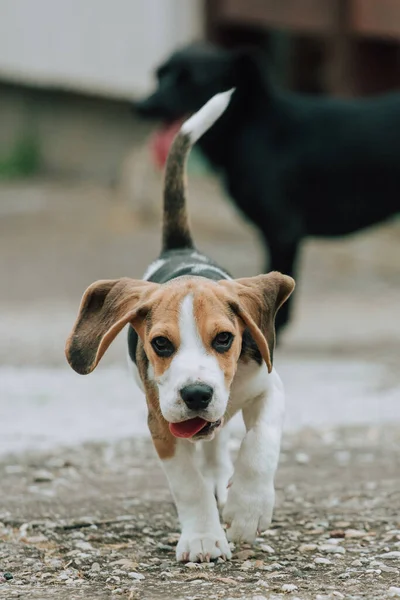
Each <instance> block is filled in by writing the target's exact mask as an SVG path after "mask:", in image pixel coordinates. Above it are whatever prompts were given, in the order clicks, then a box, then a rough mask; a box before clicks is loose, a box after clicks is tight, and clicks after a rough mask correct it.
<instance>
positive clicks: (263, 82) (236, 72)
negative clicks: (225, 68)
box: [232, 48, 271, 95]
mask: <svg viewBox="0 0 400 600" xmlns="http://www.w3.org/2000/svg"><path fill="white" fill-rule="evenodd" d="M232 78H233V85H234V87H236V88H237V89H238V90H240V89H243V90H245V91H247V92H249V91H252V92H257V93H264V94H267V95H269V93H270V89H271V85H270V79H269V74H268V60H267V56H266V53H265V52H263V51H262V50H260V49H256V48H242V49H239V50H235V51H234V52H233V53H232Z"/></svg>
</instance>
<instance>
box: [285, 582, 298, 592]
mask: <svg viewBox="0 0 400 600" xmlns="http://www.w3.org/2000/svg"><path fill="white" fill-rule="evenodd" d="M295 590H297V585H294V583H284V584H283V586H282V587H281V592H285V594H289V593H290V592H294V591H295Z"/></svg>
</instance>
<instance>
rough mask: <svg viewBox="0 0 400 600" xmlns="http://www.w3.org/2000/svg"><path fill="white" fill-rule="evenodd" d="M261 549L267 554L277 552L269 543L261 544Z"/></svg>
mask: <svg viewBox="0 0 400 600" xmlns="http://www.w3.org/2000/svg"><path fill="white" fill-rule="evenodd" d="M260 549H261V550H262V551H263V552H266V553H267V554H275V550H274V549H273V548H272V546H268V544H261V546H260Z"/></svg>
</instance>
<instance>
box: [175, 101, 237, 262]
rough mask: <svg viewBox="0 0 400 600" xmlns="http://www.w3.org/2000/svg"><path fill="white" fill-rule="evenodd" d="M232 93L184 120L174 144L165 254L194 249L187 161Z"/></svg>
mask: <svg viewBox="0 0 400 600" xmlns="http://www.w3.org/2000/svg"><path fill="white" fill-rule="evenodd" d="M233 91H234V90H233V89H232V90H229V91H228V92H223V93H221V94H217V95H216V96H214V97H213V98H211V100H209V101H208V102H207V104H205V105H204V106H203V107H202V108H201V109H200V110H199V111H198V112H197V113H195V114H194V115H193V116H192V117H190V119H188V120H187V121H185V123H184V124H183V125H182V127H181V129H180V131H179V133H178V134H177V136H176V137H175V139H174V141H173V143H172V146H171V149H170V151H169V154H168V158H167V165H166V169H165V180H164V218H163V251H166V250H178V249H184V248H194V244H193V240H192V236H191V233H190V227H189V218H188V214H187V210H186V161H187V157H188V155H189V151H190V149H191V147H192V146H193V144H195V143H196V142H197V140H198V139H199V138H200V137H201V136H202V135H203V133H205V132H206V131H207V129H209V128H210V127H211V126H212V125H213V124H214V122H215V121H216V120H217V119H218V118H219V117H220V116H221V115H222V113H223V112H224V111H225V109H226V108H227V106H228V104H229V102H230V98H231V95H232V93H233Z"/></svg>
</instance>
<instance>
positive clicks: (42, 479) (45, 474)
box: [33, 469, 54, 483]
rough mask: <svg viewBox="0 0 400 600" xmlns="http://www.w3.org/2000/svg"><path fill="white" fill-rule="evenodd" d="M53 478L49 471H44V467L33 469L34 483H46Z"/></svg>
mask: <svg viewBox="0 0 400 600" xmlns="http://www.w3.org/2000/svg"><path fill="white" fill-rule="evenodd" d="M53 480H54V476H53V474H52V473H50V471H46V470H45V469H40V470H39V471H35V472H34V474H33V481H34V482H35V483H48V482H50V481H53Z"/></svg>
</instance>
